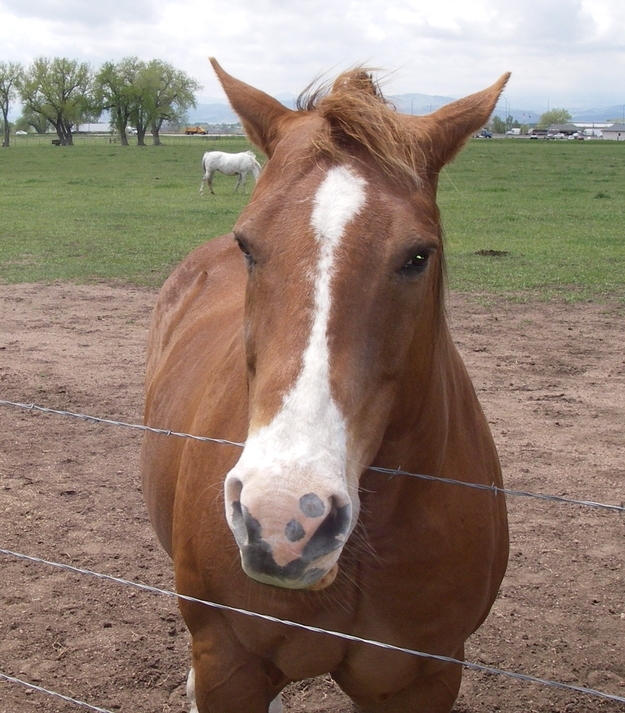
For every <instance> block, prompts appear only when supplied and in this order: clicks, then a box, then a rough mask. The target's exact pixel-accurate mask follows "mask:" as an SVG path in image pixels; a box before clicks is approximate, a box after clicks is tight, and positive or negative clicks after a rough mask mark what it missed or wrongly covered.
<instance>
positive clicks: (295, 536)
mask: <svg viewBox="0 0 625 713" xmlns="http://www.w3.org/2000/svg"><path fill="white" fill-rule="evenodd" d="M284 535H285V537H286V539H287V540H288V541H289V542H299V541H300V540H302V539H303V538H304V537H305V536H306V530H304V528H303V527H302V526H301V525H300V523H299V522H298V521H297V520H291V522H288V523H287V525H286V527H285V528H284Z"/></svg>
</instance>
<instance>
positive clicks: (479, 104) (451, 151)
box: [414, 72, 510, 173]
mask: <svg viewBox="0 0 625 713" xmlns="http://www.w3.org/2000/svg"><path fill="white" fill-rule="evenodd" d="M509 78H510V72H506V74H504V75H502V76H501V77H500V78H499V79H498V80H497V81H496V82H495V83H494V84H493V85H492V86H491V87H489V88H488V89H484V90H483V91H481V92H477V93H476V94H471V95H470V96H468V97H465V98H464V99H458V100H457V101H455V102H451V103H450V104H446V105H445V106H443V107H441V108H440V109H438V110H437V111H435V112H433V113H432V114H428V115H427V116H422V117H418V118H417V117H415V119H414V121H415V123H416V122H417V121H418V122H419V125H418V128H417V131H418V133H419V134H420V135H421V136H423V137H424V138H425V143H426V144H427V149H426V152H427V153H428V154H429V156H428V158H429V159H430V162H431V164H430V166H431V169H432V170H433V171H435V172H436V173H438V171H440V170H441V169H442V168H443V166H444V165H445V164H447V163H449V162H450V161H451V160H452V159H453V158H454V156H455V155H456V154H457V153H458V151H460V149H461V148H462V146H463V145H464V143H465V141H466V140H467V139H468V138H469V137H470V136H471V135H472V134H474V133H475V132H476V131H477V130H478V129H481V128H482V127H483V126H484V125H485V124H486V122H487V121H488V119H489V118H490V115H491V114H492V112H493V110H494V108H495V105H496V104H497V100H498V99H499V96H500V95H501V92H502V91H503V89H504V87H505V86H506V82H507V81H508V79H509ZM424 148H426V147H425V146H424Z"/></svg>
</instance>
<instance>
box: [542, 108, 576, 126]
mask: <svg viewBox="0 0 625 713" xmlns="http://www.w3.org/2000/svg"><path fill="white" fill-rule="evenodd" d="M570 119H571V115H570V114H569V112H568V111H567V110H566V109H551V110H550V111H546V112H545V113H544V114H541V115H540V119H539V120H538V126H539V127H540V128H542V129H546V128H547V127H549V126H551V125H552V124H566V123H567V121H570Z"/></svg>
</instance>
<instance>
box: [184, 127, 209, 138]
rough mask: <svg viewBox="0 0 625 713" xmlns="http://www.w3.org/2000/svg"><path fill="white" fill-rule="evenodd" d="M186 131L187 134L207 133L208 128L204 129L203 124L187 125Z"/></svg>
mask: <svg viewBox="0 0 625 713" xmlns="http://www.w3.org/2000/svg"><path fill="white" fill-rule="evenodd" d="M184 133H185V134H186V135H187V136H189V135H191V134H206V129H203V128H202V127H201V126H187V128H186V129H185V130H184Z"/></svg>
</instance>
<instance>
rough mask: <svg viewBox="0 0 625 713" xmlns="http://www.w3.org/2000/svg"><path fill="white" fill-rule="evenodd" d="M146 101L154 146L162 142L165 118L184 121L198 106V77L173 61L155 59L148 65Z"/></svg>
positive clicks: (170, 120) (146, 71)
mask: <svg viewBox="0 0 625 713" xmlns="http://www.w3.org/2000/svg"><path fill="white" fill-rule="evenodd" d="M145 89H146V96H145V104H146V109H147V113H148V121H149V126H150V128H151V131H152V139H153V141H154V146H160V143H161V140H160V130H161V127H162V125H163V122H165V121H168V122H175V121H180V120H182V118H183V117H184V115H185V113H186V111H187V110H188V109H189V108H190V107H195V106H196V101H195V96H194V92H197V91H198V90H199V89H201V86H200V85H199V84H198V82H196V81H195V79H192V78H191V77H189V76H188V75H187V74H185V72H182V71H181V70H179V69H176V68H175V67H173V66H172V65H171V64H169V63H167V62H163V61H161V60H159V59H153V60H152V61H151V62H150V63H149V64H148V65H147V67H146V69H145Z"/></svg>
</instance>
